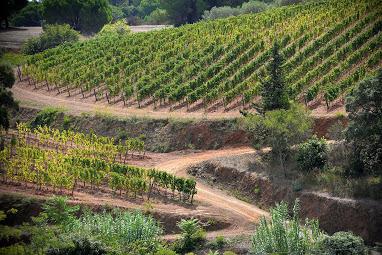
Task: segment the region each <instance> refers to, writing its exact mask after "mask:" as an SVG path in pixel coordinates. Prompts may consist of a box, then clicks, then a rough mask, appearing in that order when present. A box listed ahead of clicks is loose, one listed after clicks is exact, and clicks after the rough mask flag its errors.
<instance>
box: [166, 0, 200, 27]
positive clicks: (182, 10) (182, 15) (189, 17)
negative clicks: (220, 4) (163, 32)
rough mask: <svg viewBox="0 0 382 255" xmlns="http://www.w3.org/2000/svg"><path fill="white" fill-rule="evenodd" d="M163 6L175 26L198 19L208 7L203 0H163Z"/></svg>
mask: <svg viewBox="0 0 382 255" xmlns="http://www.w3.org/2000/svg"><path fill="white" fill-rule="evenodd" d="M161 7H162V8H163V9H165V10H166V11H167V14H168V16H169V18H170V19H171V22H172V23H173V24H174V25H175V26H179V25H182V24H186V23H193V22H195V21H197V20H198V19H199V18H200V16H201V15H202V13H203V11H204V10H205V9H206V4H205V2H204V1H203V0H161Z"/></svg>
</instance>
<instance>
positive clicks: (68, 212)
mask: <svg viewBox="0 0 382 255" xmlns="http://www.w3.org/2000/svg"><path fill="white" fill-rule="evenodd" d="M42 209H43V210H44V213H46V215H47V217H48V220H49V221H50V222H51V223H53V224H64V223H69V222H71V221H72V220H73V219H74V214H75V213H76V212H77V211H78V210H79V209H80V207H79V206H69V205H68V198H66V197H62V196H53V197H52V198H51V199H49V200H48V201H46V202H45V203H44V205H43V206H42Z"/></svg>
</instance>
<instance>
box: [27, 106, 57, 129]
mask: <svg viewBox="0 0 382 255" xmlns="http://www.w3.org/2000/svg"><path fill="white" fill-rule="evenodd" d="M60 112H61V111H60V110H58V109H56V108H50V107H48V108H45V109H43V110H42V111H40V112H39V113H38V114H37V116H36V117H35V118H34V120H32V121H31V123H30V127H31V128H36V127H38V126H50V125H51V124H52V123H53V121H55V120H56V118H57V115H58V114H59V113H60Z"/></svg>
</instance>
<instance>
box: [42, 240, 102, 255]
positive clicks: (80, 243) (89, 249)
mask: <svg viewBox="0 0 382 255" xmlns="http://www.w3.org/2000/svg"><path fill="white" fill-rule="evenodd" d="M73 243H74V247H66V248H61V249H60V248H58V249H50V250H48V252H47V253H46V254H47V255H103V254H107V251H106V249H105V248H104V247H103V246H102V244H101V243H100V242H97V241H92V240H89V239H87V238H79V239H75V240H73Z"/></svg>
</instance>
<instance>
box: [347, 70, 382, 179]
mask: <svg viewBox="0 0 382 255" xmlns="http://www.w3.org/2000/svg"><path fill="white" fill-rule="evenodd" d="M346 111H347V112H348V113H349V120H350V121H349V126H348V128H347V130H346V140H347V141H348V142H349V143H350V144H351V145H352V148H353V153H354V156H353V157H352V164H351V167H352V170H353V173H356V174H373V175H382V70H379V72H378V75H377V77H375V78H371V79H367V80H364V81H362V82H360V83H359V85H358V86H357V87H356V88H355V89H354V90H353V91H352V92H351V93H350V95H349V96H348V97H347V99H346Z"/></svg>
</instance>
